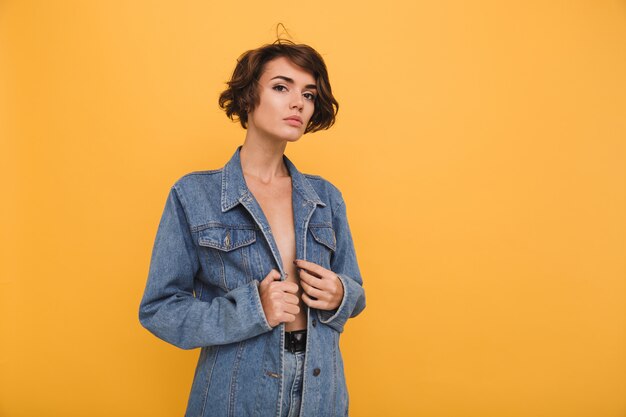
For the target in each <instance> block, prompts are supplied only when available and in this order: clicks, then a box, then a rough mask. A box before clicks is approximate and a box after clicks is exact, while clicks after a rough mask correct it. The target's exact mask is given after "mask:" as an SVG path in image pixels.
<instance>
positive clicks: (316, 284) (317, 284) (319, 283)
mask: <svg viewBox="0 0 626 417" xmlns="http://www.w3.org/2000/svg"><path fill="white" fill-rule="evenodd" d="M300 282H301V283H302V282H306V283H307V284H309V286H311V287H313V288H317V289H319V290H326V289H327V285H328V284H327V283H326V281H323V280H321V279H319V278H317V277H316V276H315V275H311V274H310V273H309V272H308V271H305V270H304V269H303V270H301V271H300Z"/></svg>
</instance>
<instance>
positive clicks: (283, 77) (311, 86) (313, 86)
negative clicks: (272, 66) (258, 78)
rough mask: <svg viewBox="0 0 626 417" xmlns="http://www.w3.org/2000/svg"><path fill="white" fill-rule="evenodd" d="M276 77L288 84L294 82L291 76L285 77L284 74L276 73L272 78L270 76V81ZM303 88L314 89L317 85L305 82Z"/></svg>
mask: <svg viewBox="0 0 626 417" xmlns="http://www.w3.org/2000/svg"><path fill="white" fill-rule="evenodd" d="M276 78H280V79H282V80H285V81H286V82H288V83H289V84H295V83H294V81H293V79H292V78H289V77H285V76H284V75H277V76H276V77H274V78H271V79H270V81H272V80H274V79H276ZM304 88H309V89H314V90H317V86H316V85H315V84H307V85H305V86H304Z"/></svg>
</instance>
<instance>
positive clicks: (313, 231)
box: [309, 226, 337, 252]
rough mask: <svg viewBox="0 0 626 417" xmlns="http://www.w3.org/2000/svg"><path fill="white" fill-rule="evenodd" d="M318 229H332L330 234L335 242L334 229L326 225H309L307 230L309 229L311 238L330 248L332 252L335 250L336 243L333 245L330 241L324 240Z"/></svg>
mask: <svg viewBox="0 0 626 417" xmlns="http://www.w3.org/2000/svg"><path fill="white" fill-rule="evenodd" d="M319 229H330V230H331V231H332V236H333V240H334V241H335V242H336V241H337V238H336V237H335V230H334V229H333V228H332V227H328V226H324V227H317V226H316V227H309V230H311V234H312V235H313V238H314V239H315V240H316V241H318V242H319V243H321V244H322V245H324V246H326V247H327V248H328V249H330V250H332V251H333V252H335V251H336V250H337V246H336V244H335V245H333V244H332V243H330V242H328V241H326V240H324V237H323V236H322V235H321V234H318V233H319V232H318V230H319Z"/></svg>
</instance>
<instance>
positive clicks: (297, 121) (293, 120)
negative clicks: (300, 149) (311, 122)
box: [284, 116, 302, 126]
mask: <svg viewBox="0 0 626 417" xmlns="http://www.w3.org/2000/svg"><path fill="white" fill-rule="evenodd" d="M284 120H286V121H287V122H289V124H291V125H293V126H301V125H302V118H301V117H300V116H289V117H287V118H285V119H284Z"/></svg>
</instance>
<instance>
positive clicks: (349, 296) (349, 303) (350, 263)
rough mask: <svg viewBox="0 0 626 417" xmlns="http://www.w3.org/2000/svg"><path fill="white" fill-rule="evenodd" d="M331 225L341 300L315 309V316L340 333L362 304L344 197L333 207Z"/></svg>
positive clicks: (361, 308)
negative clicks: (331, 308) (333, 232)
mask: <svg viewBox="0 0 626 417" xmlns="http://www.w3.org/2000/svg"><path fill="white" fill-rule="evenodd" d="M333 229H334V231H335V239H336V243H337V244H336V250H335V252H334V254H333V255H332V257H331V259H330V269H331V270H332V271H333V272H334V273H336V274H337V275H338V276H339V279H340V280H341V283H342V284H343V300H342V301H341V304H340V305H339V307H337V308H336V309H334V310H318V318H319V320H320V322H322V323H324V324H327V325H329V326H330V327H332V328H333V329H335V330H337V331H338V332H340V333H341V332H343V327H344V325H345V323H346V321H348V319H349V318H351V317H355V316H357V315H358V314H359V313H360V312H361V311H363V309H364V308H365V291H364V290H363V279H362V278H361V272H360V271H359V265H358V263H357V259H356V253H355V251H354V243H353V241H352V233H351V232H350V226H349V224H348V218H347V215H346V205H345V202H344V200H343V198H342V199H341V201H340V202H339V204H338V206H337V208H335V209H334V210H333Z"/></svg>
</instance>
